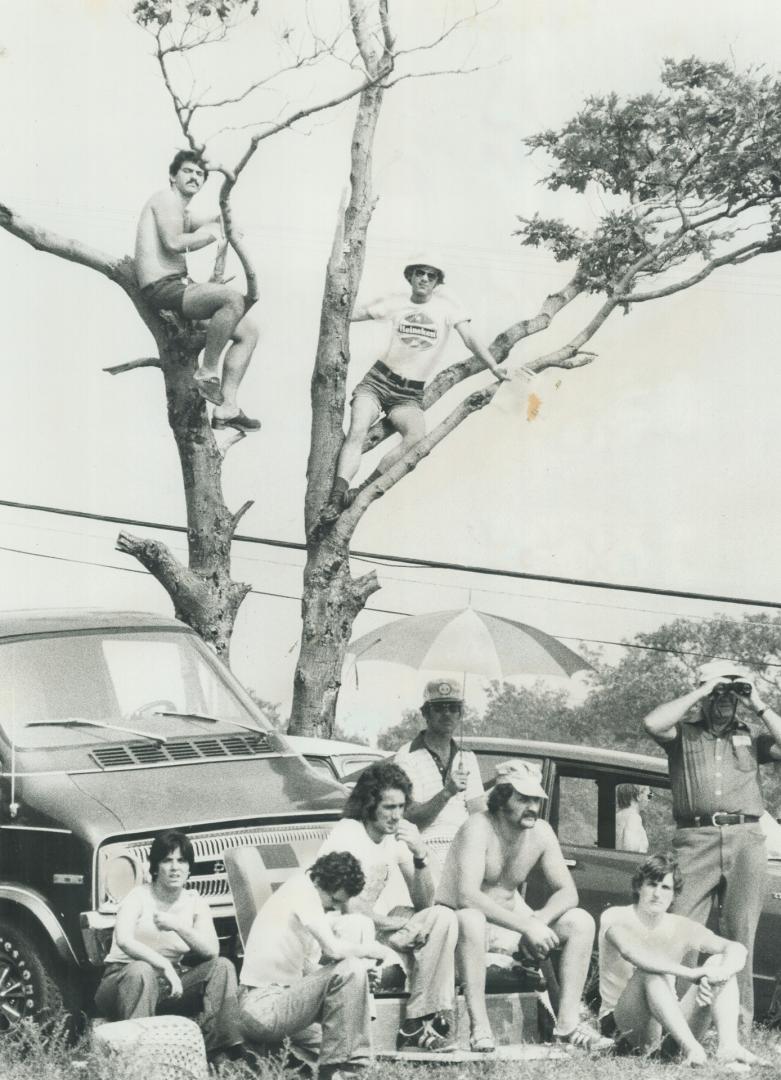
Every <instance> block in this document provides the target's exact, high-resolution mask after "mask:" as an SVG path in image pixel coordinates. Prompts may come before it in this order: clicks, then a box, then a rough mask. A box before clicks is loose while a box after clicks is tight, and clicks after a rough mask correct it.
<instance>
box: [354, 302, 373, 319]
mask: <svg viewBox="0 0 781 1080" xmlns="http://www.w3.org/2000/svg"><path fill="white" fill-rule="evenodd" d="M367 308H368V305H367V304H356V305H355V307H354V308H353V310H352V315H350V322H366V320H367V319H371V318H373V316H372V315H370V314H369V312H368V310H367Z"/></svg>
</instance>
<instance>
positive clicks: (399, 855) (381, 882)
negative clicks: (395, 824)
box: [317, 818, 412, 915]
mask: <svg viewBox="0 0 781 1080" xmlns="http://www.w3.org/2000/svg"><path fill="white" fill-rule="evenodd" d="M331 851H349V852H350V854H351V855H354V856H355V858H356V859H357V860H358V862H359V863H360V864H361V869H362V870H363V873H364V876H365V878H366V885H365V886H364V889H363V892H362V893H361V896H360V898H361V900H364V901H365V902H366V903H367V904H369V906H370V907H371V908H372V910H373V911H376V912H377V913H378V914H381V915H384V914H387V911H388V909H389V908H390V907H392V906H393V905H392V903H388V904H387V905H385V904H383V901H382V894H383V893H384V892H385V891H386V888H387V887H388V885H394V887H396V886H398V878H399V876H400V872H399V869H398V868H399V867H400V866H402V865H404V864H406V865H407V866H408V867H409V868H410V869H411V868H412V853H411V852H410V849H409V848H408V847H407V845H406V844H402V842H401V841H400V840H397V839H396V837H395V836H384V837H383V838H382V840H381V841H380V842H379V844H375V842H374V841H373V840H372V838H371V837H370V836H369V834H368V832H367V831H366V828H365V826H364V825H363V822H361V821H357V820H356V819H355V818H342V820H341V821H337V823H336V825H334V827H333V829H332V830H331V834H330V836H329V837H328V838H327V839H326V840H325V842H324V843H323V845H322V847H321V848H320V850H319V851H318V853H317V858H318V859H319V858H320V856H321V855H327V854H328V853H329V852H331ZM402 885H403V879H402Z"/></svg>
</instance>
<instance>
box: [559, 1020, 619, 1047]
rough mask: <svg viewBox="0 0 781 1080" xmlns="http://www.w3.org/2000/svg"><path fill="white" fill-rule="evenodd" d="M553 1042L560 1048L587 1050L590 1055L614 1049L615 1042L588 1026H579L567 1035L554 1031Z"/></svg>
mask: <svg viewBox="0 0 781 1080" xmlns="http://www.w3.org/2000/svg"><path fill="white" fill-rule="evenodd" d="M553 1041H554V1042H555V1043H557V1044H558V1045H559V1046H574V1047H577V1049H578V1050H585V1051H586V1053H588V1054H604V1053H605V1052H606V1051H607V1050H612V1049H613V1040H612V1039H608V1038H607V1037H606V1036H605V1035H600V1034H599V1032H598V1031H594V1029H593V1028H591V1027H589V1026H588V1024H577V1025H576V1026H575V1027H574V1028H573V1029H572V1031H568V1032H567V1034H566V1035H562V1034H561V1032H559V1031H557V1030H556V1028H554V1029H553Z"/></svg>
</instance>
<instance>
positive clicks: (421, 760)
mask: <svg viewBox="0 0 781 1080" xmlns="http://www.w3.org/2000/svg"><path fill="white" fill-rule="evenodd" d="M455 758H458V759H459V762H458V763H459V764H461V765H462V767H463V768H464V769H465V770H466V771H467V772H468V774H469V776H468V779H467V782H466V790H464V791H459V792H458V794H457V795H453V796H452V798H450V799H448V801H447V802H446V803H445V805H444V806H443V807H442V809H441V810H440V812H439V813H438V814H437V816H436V817H435V818H434V820H433V821H432V822H431V824H430V825H427V826H426V827H425V829H421V830H420V834H421V836H422V837H423V839H424V840H447V841H450V840H452V839H453V837H454V836H455V835H456V833H457V832H458V830H459V829H460V828H461V826H462V825H463V824H464V822H465V821H466V819H467V818H468V817H469V811H468V810H467V803H468V802H471V801H472V799H479V798H481V796H482V795H483V781H482V779H481V778H480V767H479V765H478V764H477V758H476V757H475V755H474V754H473V753H472V751H471V750H459V749H458V745H457V744H456V742H455V740H451V743H450V757H449V758H448V760H447V761H440V760H439V759H438V758H437V757H436V755H435V754H433V753H432V751H431V750H430V749H429V748H428V746H427V745H426V742H425V739H424V733H423V732H422V731H421V732H420V733H419V734H418V735H416V736H415V738H414V739H413V740H412V741H411V742H408V743H405V744H404V746H402V747H400V748H399V750H397V751H396V754H395V755H394V757H393V760H394V762H395V764H396V765H398V766H399V768H401V769H403V770H404V772H405V773H406V774H407V776H408V777H409V779H410V783H411V784H412V799H413V802H417V803H424V802H428V800H429V799H431V798H432V797H433V796H434V795H436V794H437V793H438V792H440V791H442V790H443V788H444V786H445V777H446V776H447V774H448V771H449V770H450V768H451V767H452V763H453V760H454V759H455Z"/></svg>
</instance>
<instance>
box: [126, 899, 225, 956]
mask: <svg viewBox="0 0 781 1080" xmlns="http://www.w3.org/2000/svg"><path fill="white" fill-rule="evenodd" d="M128 903H130V904H138V906H139V911H140V914H139V917H138V919H137V920H136V925H135V927H134V930H133V935H134V937H135V938H136V940H137V941H139V942H140V943H141V944H142V945H147V946H148V947H149V948H150V949H154V950H155V952H157V953H160V955H161V956H165V957H166V959H168V960H170V961H171V962H172V963H176V961H178V960H181V959H182V957H183V956H184V955H185V954H186V953H189V952H190V951H191V949H190V946H189V945H188V944H187V942H186V941H185V940H184V938H181V937H180V936H179V935H178V934H177V933H176V931H175V930H158V928H157V927H156V926H155V921H154V916H155V913H156V912H165V914H167V915H174V916H175V917H176V918H177V919H181V920H182V921H183V922H184V924H185V925H186V926H190V927H193V926H195V920H196V919H197V918H198V916H202V917H205V918H208V919H211V911H210V910H209V905H208V904H207V903H206V901H205V900H204V898H203V897H202V896H201V894H200V893H198V892H196V891H195V889H183V890H182V892H181V894H180V895H179V896H178V897H177V899H176V900H175V901H174V903H173V904H170V905H162V904H160V903H159V901H158V900H157V898H156V897H155V894H154V893H153V892H152V886H151V885H137V886H136V887H135V889H131V891H130V892H129V893H128V894H127V896H126V897H125V899H124V900H123V901H122V904H121V906H120V910H121V908H122V907H124V906H125V904H128ZM131 960H132V957H130V956H128V954H127V953H126V952H125V951H124V949H122V948H120V946H119V945H117V935H116V931H115V932H114V937H113V938H112V941H111V948H110V950H109V952H108V955H107V956H106V963H107V964H129V963H130V962H131Z"/></svg>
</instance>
